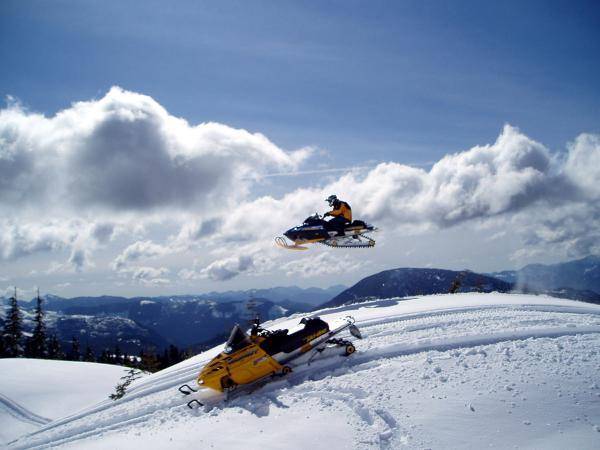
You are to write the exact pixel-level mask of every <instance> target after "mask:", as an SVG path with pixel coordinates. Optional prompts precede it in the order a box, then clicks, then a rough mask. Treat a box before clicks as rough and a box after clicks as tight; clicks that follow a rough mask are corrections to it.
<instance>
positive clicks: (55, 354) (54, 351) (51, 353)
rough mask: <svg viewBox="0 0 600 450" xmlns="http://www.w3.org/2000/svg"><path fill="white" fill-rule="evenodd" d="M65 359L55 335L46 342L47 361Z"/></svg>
mask: <svg viewBox="0 0 600 450" xmlns="http://www.w3.org/2000/svg"><path fill="white" fill-rule="evenodd" d="M64 357H65V355H64V353H63V352H62V348H61V346H60V342H59V340H58V338H57V337H56V335H55V334H53V335H52V337H51V338H50V340H49V342H48V359H63V358H64Z"/></svg>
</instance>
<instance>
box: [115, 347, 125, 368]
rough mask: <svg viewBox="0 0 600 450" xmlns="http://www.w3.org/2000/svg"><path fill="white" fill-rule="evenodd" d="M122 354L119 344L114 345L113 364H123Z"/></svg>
mask: <svg viewBox="0 0 600 450" xmlns="http://www.w3.org/2000/svg"><path fill="white" fill-rule="evenodd" d="M122 358H123V354H122V353H121V347H119V344H116V345H115V354H114V356H113V364H117V365H119V366H120V365H122V364H123V359H122Z"/></svg>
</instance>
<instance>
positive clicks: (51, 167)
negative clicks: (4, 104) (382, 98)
mask: <svg viewBox="0 0 600 450" xmlns="http://www.w3.org/2000/svg"><path fill="white" fill-rule="evenodd" d="M309 154H310V150H307V149H301V150H299V151H298V152H291V153H289V152H285V151H283V150H282V149H280V148H279V147H277V146H276V145H275V144H273V143H272V142H271V141H269V140H268V139H267V138H266V137H265V136H263V135H262V134H259V133H254V134H253V133H250V132H248V131H246V130H241V129H234V128H231V127H228V126H226V125H222V124H218V123H213V122H207V123H202V124H199V125H190V124H189V123H188V122H186V121H185V120H183V119H180V118H176V117H174V116H171V115H170V114H169V113H168V112H167V111H166V110H165V109H164V108H163V107H162V106H161V105H159V104H158V103H157V102H156V101H155V100H153V99H152V98H151V97H148V96H145V95H141V94H137V93H134V92H129V91H125V90H122V89H120V88H117V87H115V88H112V89H111V90H110V91H109V92H108V93H107V94H106V95H105V96H104V97H102V98H101V99H98V100H91V101H87V102H79V103H75V104H73V105H72V106H71V107H70V108H68V109H66V110H64V111H61V112H59V113H58V114H56V115H55V116H54V117H50V118H47V117H44V116H42V115H39V114H34V113H29V112H27V111H25V110H24V109H22V108H21V107H20V106H18V105H12V106H9V107H8V108H7V109H4V110H2V111H0V200H1V204H2V205H3V206H5V207H10V206H14V205H16V204H18V205H19V206H20V207H21V208H28V207H30V208H32V207H33V208H39V207H43V208H48V207H53V208H54V209H59V210H61V209H67V210H69V211H74V210H76V211H77V212H78V213H80V214H81V213H84V212H87V211H112V212H131V211H144V210H149V209H161V208H168V209H173V208H176V209H182V210H188V209H190V208H192V209H196V210H199V209H200V208H210V209H219V208H222V207H226V206H227V205H228V204H231V202H233V201H235V200H239V199H241V198H243V197H244V195H245V194H246V193H247V189H248V186H249V180H251V179H253V178H257V177H260V175H261V174H263V173H266V172H267V171H268V170H271V169H280V170H293V169H296V168H297V167H298V165H299V164H300V163H301V162H302V161H303V160H304V159H305V158H306V157H308V155H309Z"/></svg>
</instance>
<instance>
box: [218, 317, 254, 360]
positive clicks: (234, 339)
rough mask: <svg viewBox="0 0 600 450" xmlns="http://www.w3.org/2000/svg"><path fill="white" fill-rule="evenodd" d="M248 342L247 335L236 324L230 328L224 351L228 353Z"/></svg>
mask: <svg viewBox="0 0 600 450" xmlns="http://www.w3.org/2000/svg"><path fill="white" fill-rule="evenodd" d="M250 344H251V342H250V339H249V338H248V335H247V334H246V333H244V332H243V331H242V329H241V328H240V326H239V325H237V324H236V325H235V326H234V327H233V329H232V330H231V334H230V335H229V339H227V343H226V344H225V350H224V352H225V353H226V354H228V355H229V354H231V353H233V352H236V351H238V350H239V349H241V348H244V347H246V346H247V345H250Z"/></svg>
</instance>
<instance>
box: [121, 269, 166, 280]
mask: <svg viewBox="0 0 600 450" xmlns="http://www.w3.org/2000/svg"><path fill="white" fill-rule="evenodd" d="M123 272H124V273H127V274H129V275H131V279H132V280H133V281H135V282H138V283H140V284H148V285H166V284H169V283H170V280H169V279H168V278H165V277H166V275H167V274H168V273H169V269H167V268H166V267H158V268H156V267H145V266H141V267H131V268H127V269H124V270H123Z"/></svg>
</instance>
